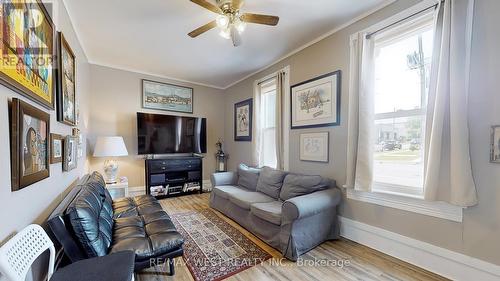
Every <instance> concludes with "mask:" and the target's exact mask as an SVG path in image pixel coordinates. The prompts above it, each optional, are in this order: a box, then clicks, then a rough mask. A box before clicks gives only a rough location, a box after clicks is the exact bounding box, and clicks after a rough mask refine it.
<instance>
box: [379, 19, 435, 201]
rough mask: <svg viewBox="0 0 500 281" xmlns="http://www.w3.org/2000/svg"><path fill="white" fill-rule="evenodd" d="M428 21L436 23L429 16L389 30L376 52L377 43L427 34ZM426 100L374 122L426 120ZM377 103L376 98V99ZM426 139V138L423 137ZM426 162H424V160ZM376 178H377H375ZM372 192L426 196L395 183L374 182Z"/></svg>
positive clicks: (383, 114) (407, 186)
mask: <svg viewBox="0 0 500 281" xmlns="http://www.w3.org/2000/svg"><path fill="white" fill-rule="evenodd" d="M430 13H432V12H428V13H427V14H424V16H426V17H427V16H428V15H429V14H430ZM428 21H434V19H433V18H431V17H430V16H429V19H426V20H424V21H422V22H420V23H419V22H416V23H415V24H417V26H415V27H410V26H405V25H404V23H402V24H403V25H402V26H397V25H396V26H395V27H394V30H392V29H388V30H387V32H389V35H386V38H384V39H383V40H382V42H380V43H378V42H377V41H376V40H375V43H374V44H375V52H376V48H377V43H378V44H380V45H381V46H380V48H383V47H387V46H390V45H391V44H395V43H398V42H401V41H400V40H398V39H402V40H404V39H408V38H411V36H414V35H416V34H419V33H421V32H425V31H426V30H428V28H429V24H428ZM398 28H400V29H402V32H403V33H399V32H397V29H398ZM375 36H376V35H375ZM425 100H427V97H425V98H423V97H420V105H419V108H416V109H407V110H398V111H393V112H382V113H376V114H375V116H374V118H373V120H374V122H377V121H378V120H385V119H396V118H411V117H423V118H424V119H425V116H426V115H427V104H425ZM375 101H376V98H375ZM422 129H423V130H424V129H425V122H424V123H423V128H422ZM423 139H425V136H424V137H423ZM422 161H423V162H425V161H424V160H422ZM374 178H375V176H374ZM417 188H418V189H420V190H421V192H418V193H417V192H411V189H415V190H416V189H417ZM405 189H407V190H408V192H404V190H405ZM372 192H380V193H386V194H393V195H400V196H407V197H411V198H420V199H422V198H423V196H424V190H423V186H421V187H414V186H409V185H403V184H395V183H390V182H382V181H375V180H374V181H373V185H372Z"/></svg>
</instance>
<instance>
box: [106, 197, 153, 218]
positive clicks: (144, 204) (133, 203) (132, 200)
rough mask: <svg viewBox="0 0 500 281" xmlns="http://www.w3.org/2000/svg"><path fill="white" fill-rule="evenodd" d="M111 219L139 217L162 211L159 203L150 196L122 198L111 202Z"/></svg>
mask: <svg viewBox="0 0 500 281" xmlns="http://www.w3.org/2000/svg"><path fill="white" fill-rule="evenodd" d="M113 210H114V216H113V218H115V219H116V218H122V217H130V216H140V215H145V214H150V213H154V212H157V211H161V210H163V208H162V207H161V205H160V203H158V201H157V200H156V199H155V198H154V197H152V196H150V195H140V196H135V197H124V198H120V199H116V200H114V201H113Z"/></svg>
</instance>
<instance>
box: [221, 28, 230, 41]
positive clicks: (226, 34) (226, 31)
mask: <svg viewBox="0 0 500 281" xmlns="http://www.w3.org/2000/svg"><path fill="white" fill-rule="evenodd" d="M219 35H220V36H221V37H222V38H224V39H231V31H230V30H229V28H223V29H221V31H220V32H219Z"/></svg>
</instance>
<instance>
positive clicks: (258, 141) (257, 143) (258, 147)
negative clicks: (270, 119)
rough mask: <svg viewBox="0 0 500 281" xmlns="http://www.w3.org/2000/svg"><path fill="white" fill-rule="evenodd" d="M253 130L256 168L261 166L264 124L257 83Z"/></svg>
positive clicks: (254, 163) (254, 87)
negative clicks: (262, 122)
mask: <svg viewBox="0 0 500 281" xmlns="http://www.w3.org/2000/svg"><path fill="white" fill-rule="evenodd" d="M253 89H254V90H253V124H252V125H253V129H252V135H253V137H252V151H253V159H252V160H253V165H254V166H255V167H258V166H260V163H261V162H262V161H261V151H262V143H263V141H262V130H261V128H262V124H261V119H262V118H261V113H260V110H261V108H260V100H261V93H260V89H261V88H260V84H259V82H258V81H255V83H254V85H253Z"/></svg>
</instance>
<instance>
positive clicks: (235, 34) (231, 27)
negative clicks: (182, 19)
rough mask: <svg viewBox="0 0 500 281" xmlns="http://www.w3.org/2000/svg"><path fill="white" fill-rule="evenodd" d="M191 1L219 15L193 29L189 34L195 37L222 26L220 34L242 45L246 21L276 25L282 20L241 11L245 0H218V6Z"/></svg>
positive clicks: (204, 1) (202, 0)
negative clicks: (242, 34)
mask: <svg viewBox="0 0 500 281" xmlns="http://www.w3.org/2000/svg"><path fill="white" fill-rule="evenodd" d="M191 2H193V3H196V4H198V5H200V6H202V7H203V8H205V9H208V10H210V11H212V12H214V13H216V14H218V15H219V16H217V18H216V19H215V20H213V21H211V22H209V23H207V24H205V25H203V26H201V27H199V28H197V29H195V30H193V31H191V32H190V33H189V34H188V35H189V36H191V37H192V38H195V37H197V36H199V35H201V34H203V33H205V32H207V31H209V30H210V29H212V28H215V27H219V28H220V30H221V31H220V33H219V34H220V36H222V37H224V38H226V39H231V40H232V41H233V45H234V46H235V47H238V46H239V45H241V36H240V35H241V33H243V31H244V30H245V27H246V23H256V24H265V25H272V26H276V25H277V24H278V22H279V20H280V18H279V17H276V16H269V15H260V14H252V13H240V9H241V7H242V6H243V0H216V2H217V6H216V5H214V4H212V3H210V2H207V1H206V0H191Z"/></svg>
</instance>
